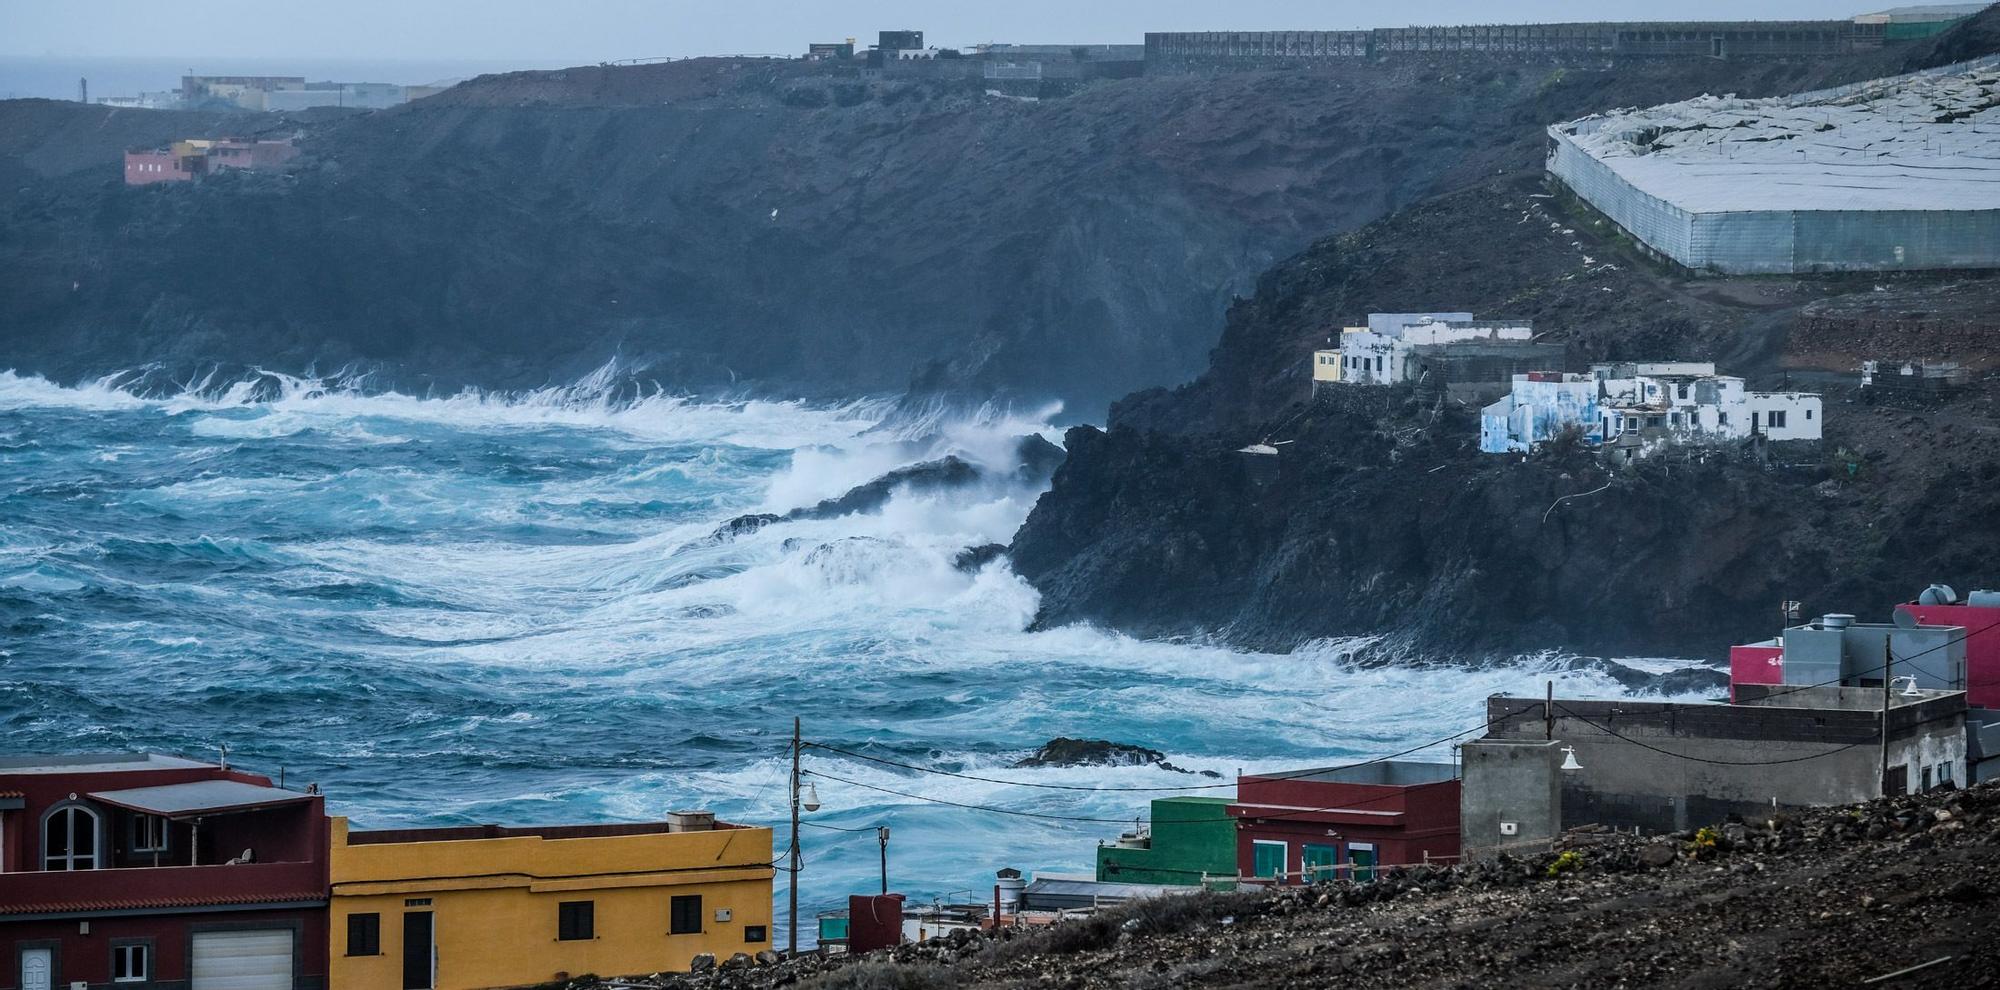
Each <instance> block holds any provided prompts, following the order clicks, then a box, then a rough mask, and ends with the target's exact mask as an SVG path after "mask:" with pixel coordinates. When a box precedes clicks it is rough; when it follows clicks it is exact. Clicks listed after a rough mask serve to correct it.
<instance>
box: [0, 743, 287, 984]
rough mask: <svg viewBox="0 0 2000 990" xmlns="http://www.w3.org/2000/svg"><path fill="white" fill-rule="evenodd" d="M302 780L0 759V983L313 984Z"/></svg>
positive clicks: (174, 766) (171, 763)
mask: <svg viewBox="0 0 2000 990" xmlns="http://www.w3.org/2000/svg"><path fill="white" fill-rule="evenodd" d="M326 851H327V826H326V814H325V809H324V807H323V806H322V802H321V798H320V796H319V795H318V794H317V793H311V792H300V791H293V790H284V789H281V788H277V787H273V786H271V781H270V780H269V779H268V778H265V777H260V776H257V775H255V774H248V773H243V772H240V771H236V770H231V769H228V768H227V767H224V766H217V765H214V764H209V763H201V762H197V761H194V760H186V759H181V758H178V757H171V756H158V755H152V754H131V753H116V754H86V755H75V756H8V757H0V960H4V962H0V988H14V990H56V988H73V987H89V988H92V990H96V988H122V987H127V986H135V985H136V986H140V987H158V986H171V987H177V988H187V990H213V988H230V990H294V988H296V990H312V988H321V987H325V986H326V972H327V960H326V952H327V949H326V946H327V931H326V904H327V867H326Z"/></svg>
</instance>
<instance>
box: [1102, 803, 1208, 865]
mask: <svg viewBox="0 0 2000 990" xmlns="http://www.w3.org/2000/svg"><path fill="white" fill-rule="evenodd" d="M1228 807H1229V799H1227V798H1205V797H1170V798H1158V799H1155V800H1154V801H1153V806H1152V821H1151V822H1150V823H1149V824H1148V825H1147V826H1146V827H1144V828H1141V829H1134V830H1133V831H1131V832H1127V833H1125V834H1124V835H1121V836H1119V837H1118V841H1116V842H1114V843H1111V844H1109V845H1100V846H1098V847H1097V879H1098V880H1099V881H1101V882H1104V883H1146V884H1176V885H1181V886H1190V887H1191V886H1196V885H1199V884H1200V883H1201V882H1202V881H1203V880H1204V879H1207V878H1211V877H1213V878H1231V877H1234V876H1235V875H1236V821H1235V819H1233V818H1231V817H1229V815H1228V813H1227V811H1226V810H1225V809H1227V808H1228Z"/></svg>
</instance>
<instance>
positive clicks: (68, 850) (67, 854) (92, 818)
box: [42, 805, 97, 871]
mask: <svg viewBox="0 0 2000 990" xmlns="http://www.w3.org/2000/svg"><path fill="white" fill-rule="evenodd" d="M42 869H44V870H58V871H68V870H94V869H97V812H95V811H92V810H90V809H89V808H85V807H80V806H78V805H70V806H68V807H65V808H57V809H56V810H54V811H51V812H49V816H48V817H47V818H44V819H42Z"/></svg>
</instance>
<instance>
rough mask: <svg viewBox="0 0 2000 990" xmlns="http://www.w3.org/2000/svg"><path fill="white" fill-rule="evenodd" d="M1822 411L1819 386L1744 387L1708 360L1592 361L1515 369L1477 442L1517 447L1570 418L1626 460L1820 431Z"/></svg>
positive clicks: (1489, 449)
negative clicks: (1580, 371)
mask: <svg viewBox="0 0 2000 990" xmlns="http://www.w3.org/2000/svg"><path fill="white" fill-rule="evenodd" d="M1821 414H1822V408H1821V403H1820V397H1819V396H1818V395H1817V394H1814V393H1811V392H1752V391H1749V390H1747V389H1746V388H1744V385H1743V379H1741V378H1737V377H1733V376H1729V375H1718V374H1716V373H1715V365H1713V364H1709V363H1707V362H1666V363H1649V364H1599V365H1593V366H1592V367H1591V370H1590V374H1587V375H1569V374H1559V373H1555V372H1537V373H1534V374H1527V375H1516V376H1514V388H1513V391H1511V392H1509V393H1508V394H1507V396H1506V397H1504V398H1502V399H1501V400H1499V401H1498V402H1495V403H1493V404H1492V405H1489V406H1487V407H1486V408H1485V409H1483V410H1482V411H1481V414H1480V425H1479V449H1480V450H1482V451H1484V452H1486V453H1489V454H1505V453H1525V452H1527V451H1529V450H1531V449H1533V448H1534V447H1535V445H1537V444H1540V443H1543V442H1546V441H1548V440H1551V439H1554V438H1555V437H1556V436H1557V435H1559V434H1561V433H1562V432H1563V431H1564V430H1566V429H1569V428H1572V427H1574V428H1576V429H1577V430H1579V431H1580V432H1581V434H1582V437H1583V439H1584V440H1585V442H1587V443H1592V444H1597V445H1602V446H1607V447H1611V448H1613V449H1614V450H1615V451H1616V452H1618V453H1619V454H1620V455H1621V459H1623V460H1632V459H1635V458H1639V457H1644V456H1646V455H1648V454H1652V453H1655V452H1657V451H1660V450H1663V449H1666V448H1668V447H1672V446H1685V445H1690V444H1719V443H1727V442H1730V441H1736V440H1746V439H1749V438H1750V437H1752V436H1759V437H1763V438H1764V439H1766V440H1772V441H1795V440H1808V441H1809V440H1818V439H1820V436H1821V432H1820V431H1821V426H1822V424H1823V417H1822V415H1821Z"/></svg>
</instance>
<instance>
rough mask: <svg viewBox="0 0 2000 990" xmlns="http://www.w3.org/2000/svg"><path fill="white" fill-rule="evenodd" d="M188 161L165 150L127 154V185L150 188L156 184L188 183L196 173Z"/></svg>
mask: <svg viewBox="0 0 2000 990" xmlns="http://www.w3.org/2000/svg"><path fill="white" fill-rule="evenodd" d="M187 164H188V163H187V160H186V159H184V158H182V157H180V156H179V155H176V154H174V153H173V152H172V151H171V150H169V149H165V148H159V149H154V150H151V151H128V152H126V153H125V184H126V185H128V186H150V185H152V184H153V183H156V182H188V181H190V180H192V179H193V178H194V173H193V172H190V171H188V170H187Z"/></svg>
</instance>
